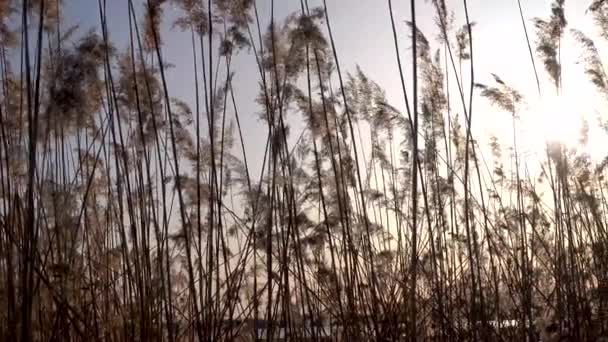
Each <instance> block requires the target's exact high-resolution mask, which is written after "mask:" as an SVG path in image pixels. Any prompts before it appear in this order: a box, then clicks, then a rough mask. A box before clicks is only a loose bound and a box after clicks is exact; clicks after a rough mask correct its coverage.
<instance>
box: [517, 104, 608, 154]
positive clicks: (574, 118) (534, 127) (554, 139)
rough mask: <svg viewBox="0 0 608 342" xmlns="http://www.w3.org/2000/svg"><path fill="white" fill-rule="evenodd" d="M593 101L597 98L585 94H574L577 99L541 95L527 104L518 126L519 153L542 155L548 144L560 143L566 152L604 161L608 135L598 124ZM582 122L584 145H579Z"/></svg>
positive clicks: (607, 150)
mask: <svg viewBox="0 0 608 342" xmlns="http://www.w3.org/2000/svg"><path fill="white" fill-rule="evenodd" d="M571 93H572V92H571ZM594 100H596V98H594V97H593V96H590V95H588V94H581V93H576V96H574V95H570V96H568V95H561V96H548V95H543V98H542V99H541V100H538V101H536V102H535V103H529V104H528V106H527V107H528V108H527V110H524V111H522V113H521V114H520V120H518V123H517V125H518V141H519V142H518V145H520V146H522V147H523V148H522V150H527V151H528V152H531V153H535V154H537V155H540V156H544V152H545V148H546V146H547V143H560V144H562V145H563V146H564V147H566V148H567V149H576V150H577V151H579V152H586V153H589V154H590V155H591V157H592V158H593V159H595V160H599V159H601V158H604V157H605V156H606V153H607V152H608V149H607V146H608V134H607V133H606V132H605V131H604V130H603V129H602V128H601V127H600V126H599V125H598V114H597V112H596V111H595V110H594V108H593V103H594V102H593V101H594ZM585 122H586V124H587V143H586V144H585V145H582V144H581V139H582V137H581V133H582V130H583V127H584V123H585ZM539 153H540V154H539Z"/></svg>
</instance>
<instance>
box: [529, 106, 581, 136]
mask: <svg viewBox="0 0 608 342" xmlns="http://www.w3.org/2000/svg"><path fill="white" fill-rule="evenodd" d="M530 114H531V115H532V117H531V119H532V120H531V124H532V125H533V127H531V128H533V129H535V130H536V131H537V132H538V134H539V135H540V137H539V138H541V139H542V140H544V141H543V142H544V143H545V144H546V143H560V144H563V145H565V146H566V147H576V146H577V145H578V144H579V141H580V140H581V132H582V129H583V127H584V122H585V120H587V114H586V112H585V110H584V108H582V107H580V106H577V103H576V101H575V100H574V99H572V98H570V97H568V96H564V95H561V96H550V97H549V96H547V97H544V98H543V99H541V100H540V101H539V103H538V107H537V109H536V110H533V112H532V113H530Z"/></svg>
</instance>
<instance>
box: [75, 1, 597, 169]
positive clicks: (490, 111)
mask: <svg viewBox="0 0 608 342" xmlns="http://www.w3.org/2000/svg"><path fill="white" fill-rule="evenodd" d="M64 1H65V5H66V6H65V11H66V12H65V16H66V18H69V20H73V22H76V23H79V24H80V25H81V28H82V29H88V28H91V27H94V28H97V27H99V18H98V9H97V1H96V0H64ZM590 2H591V1H590V0H576V1H574V0H566V15H567V20H568V22H569V28H576V29H579V30H581V31H583V32H585V33H586V34H588V35H590V36H591V37H593V38H596V37H597V35H596V33H597V32H596V29H595V28H594V27H593V24H592V20H591V18H590V16H589V15H587V14H586V13H585V11H586V9H587V7H588V5H589V3H590ZM270 3H271V0H258V2H257V4H258V8H259V11H260V16H261V18H262V20H263V21H264V22H265V23H268V22H269V20H270ZM299 3H300V2H299V1H297V0H275V16H276V17H277V18H282V17H284V16H286V15H287V14H289V13H292V12H296V11H298V10H299V6H300V5H299ZM447 4H448V7H449V9H450V10H452V11H453V12H454V15H455V27H460V26H462V25H463V24H464V23H465V21H464V7H463V2H462V1H449V0H448V1H447ZM317 5H322V2H321V1H320V0H311V1H310V6H311V7H314V6H317ZM327 5H328V13H329V16H330V20H331V25H332V31H333V34H334V38H335V42H336V47H337V51H338V57H339V59H340V65H341V68H342V70H343V72H353V71H354V70H355V67H356V66H357V65H359V66H360V67H361V69H362V70H363V71H364V72H365V73H366V75H367V76H368V77H370V78H371V79H373V80H374V81H376V82H377V83H378V84H380V85H381V86H382V87H383V88H384V90H385V91H386V93H387V98H388V100H389V102H390V103H391V104H393V105H394V106H395V107H397V108H399V109H401V110H402V111H403V113H404V114H405V103H404V100H403V96H402V90H401V85H400V79H399V74H398V67H397V63H396V56H395V51H394V41H393V36H392V31H391V24H390V16H389V11H388V2H387V1H383V0H327ZM393 6H394V11H395V21H396V24H397V30H398V36H399V43H400V49H401V54H402V58H405V59H407V60H411V48H410V47H411V44H410V41H409V32H408V31H407V26H406V24H405V21H409V20H411V13H410V11H409V6H410V5H409V1H394V3H393ZM417 6H418V9H417V22H418V26H419V28H420V30H421V31H422V32H423V33H424V34H425V35H426V36H427V38H428V39H429V40H430V41H431V45H432V49H433V50H434V49H436V48H438V47H439V44H438V42H437V40H436V37H437V29H436V27H435V24H434V17H435V15H434V11H433V8H432V6H431V3H430V1H423V0H419V1H417ZM522 6H523V11H524V18H525V20H526V25H527V28H528V33H529V35H530V39H531V41H532V43H534V41H535V39H536V38H535V37H536V35H535V29H534V25H533V23H532V18H534V17H541V18H548V16H549V14H550V6H551V1H546V0H522ZM107 7H108V24H109V27H110V34H111V39H112V41H114V42H115V44H116V45H117V47H118V48H123V49H124V48H126V47H127V41H126V39H127V37H128V12H127V7H126V1H125V0H107ZM136 7H138V8H141V7H142V6H141V4H137V5H136ZM468 9H469V15H470V18H471V20H472V21H474V22H475V23H476V25H475V26H474V29H473V47H474V58H475V75H476V76H475V81H476V82H480V83H486V84H491V83H492V77H491V73H495V74H497V75H499V76H500V77H501V78H502V79H503V80H504V81H505V82H507V83H508V84H509V85H510V86H512V87H513V88H515V89H517V90H519V91H520V92H521V93H523V94H524V95H525V100H526V104H525V105H524V108H523V109H522V113H521V114H520V117H521V120H520V122H519V123H518V127H519V128H520V129H521V135H522V140H521V141H522V143H523V144H525V145H528V147H529V151H525V153H527V155H528V156H533V155H538V153H542V146H543V143H544V141H545V140H546V139H563V140H567V141H568V143H569V144H573V145H575V144H576V138H575V137H576V134H577V133H578V129H577V125H578V120H577V119H576V118H577V117H579V115H584V116H586V117H588V118H590V120H595V115H597V112H599V108H601V107H600V106H602V101H603V99H601V98H598V97H597V96H595V95H593V94H594V89H593V87H592V85H591V84H590V82H588V81H587V79H586V76H585V75H584V74H583V69H582V66H581V65H576V62H577V61H578V60H579V59H580V58H579V57H580V56H578V53H579V52H578V50H577V49H576V48H564V50H563V52H562V61H563V65H564V69H563V85H564V86H563V88H564V89H563V93H562V95H561V96H559V97H558V96H556V95H555V90H554V88H553V87H552V85H551V82H550V81H549V79H548V77H547V74H546V73H545V72H544V69H543V66H542V62H541V61H540V60H538V59H537V58H536V65H537V69H538V72H539V77H540V79H541V89H542V94H543V95H542V96H539V95H538V91H537V88H536V81H535V77H534V72H533V68H532V63H531V60H530V55H529V51H528V47H527V43H526V40H525V35H524V30H523V26H522V22H521V19H520V14H519V8H518V4H517V0H469V1H468ZM166 13H167V15H168V17H169V18H170V17H171V16H174V15H175V14H176V13H175V11H173V10H171V9H168V10H167V12H166ZM169 18H167V19H166V20H165V23H164V25H163V33H162V35H163V40H164V43H165V45H164V47H163V54H164V58H165V60H166V61H167V62H169V63H171V64H173V65H175V67H174V68H173V69H171V71H170V72H169V73H168V74H167V77H168V82H169V89H170V95H171V96H176V97H180V98H182V99H184V100H186V101H187V102H189V103H191V104H192V103H193V102H194V101H193V99H194V90H193V89H194V76H193V61H192V53H191V45H190V44H191V41H190V39H191V37H190V34H189V33H187V32H185V33H184V32H180V31H179V30H178V29H171V25H170V21H171V20H170V19H169ZM565 39H569V38H568V35H566V38H565ZM597 41H598V42H599V41H600V40H599V39H598V40H597ZM604 45H605V44H599V48H600V54H601V52H602V51H603V50H602V48H604V49H605V47H606V46H604ZM565 46H567V47H570V46H572V45H566V44H565ZM254 63H255V58H254V56H253V53H252V52H250V51H242V52H241V53H240V55H239V56H237V57H236V58H235V60H234V64H233V67H232V69H233V71H234V72H235V79H234V83H233V84H234V86H235V92H236V96H237V99H238V100H237V101H238V103H239V110H240V115H241V118H242V121H243V122H242V125H243V127H244V139H245V142H246V146H247V154H248V156H252V158H251V159H253V160H261V158H262V156H263V146H264V142H265V141H264V139H265V137H266V131H265V129H264V125H263V124H262V123H260V122H259V120H258V119H257V114H256V111H257V110H259V109H258V108H257V107H255V106H254V105H253V99H254V97H255V95H256V92H257V90H258V86H257V82H258V80H259V74H258V73H257V69H256V66H255V64H254ZM466 73H467V72H466V71H465V74H466ZM405 78H406V82H408V87H409V84H410V83H411V78H412V72H411V64H410V63H409V62H406V63H405ZM464 81H465V84H467V85H468V76H466V77H465V78H464ZM467 87H468V86H467ZM466 91H467V92H468V91H469V90H468V89H466ZM459 108H462V106H461V104H460V103H456V104H455V105H454V109H455V111H456V112H458V109H459ZM571 112H577V113H578V114H576V115H572V114H571ZM473 120H474V123H473V125H474V129H473V131H474V134H475V137H476V138H477V139H478V140H479V142H480V143H481V144H483V141H485V139H486V138H487V137H488V136H489V135H490V134H493V135H497V136H498V137H499V138H501V139H507V142H508V139H510V135H511V116H510V114H508V113H504V112H501V111H500V110H497V109H496V108H494V107H491V106H490V105H489V104H488V103H487V101H485V100H484V99H483V98H481V97H479V96H476V97H475V100H474V111H473ZM591 126H592V127H594V126H595V125H593V124H592V125H591ZM591 135H592V138H591V141H592V143H593V145H596V146H595V147H592V151H591V152H592V153H593V154H597V155H599V156H601V157H603V154H604V153H605V152H608V148H603V146H608V145H605V144H604V143H605V142H606V141H603V140H601V139H600V138H597V139H596V140H594V138H593V137H594V136H597V137H600V136H601V135H602V134H599V132H598V133H597V134H596V133H592V134H591ZM601 145H603V146H601Z"/></svg>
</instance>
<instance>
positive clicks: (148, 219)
mask: <svg viewBox="0 0 608 342" xmlns="http://www.w3.org/2000/svg"><path fill="white" fill-rule="evenodd" d="M88 1H90V2H91V6H95V9H94V10H95V12H96V13H97V22H96V23H85V24H86V25H87V26H93V27H94V29H92V30H90V31H86V30H85V29H79V28H78V27H69V26H68V25H65V24H64V22H65V17H64V15H63V13H64V9H65V8H66V7H67V6H70V1H61V0H22V1H16V0H5V1H0V80H1V85H0V89H1V90H0V165H1V166H0V306H1V309H0V340H2V341H169V342H175V341H233V340H237V341H249V340H274V341H280V340H286V339H287V340H290V341H322V340H331V341H342V340H346V341H402V340H403V341H405V340H408V341H494V340H496V341H539V338H541V337H542V340H543V341H558V340H559V339H560V338H562V339H567V338H570V339H571V340H572V341H596V340H597V339H598V338H600V337H601V336H604V335H606V333H607V332H606V329H607V328H608V326H607V324H606V323H607V319H608V316H607V313H608V311H607V308H608V307H607V305H608V235H607V234H608V233H607V230H606V225H607V224H608V222H607V220H606V217H607V215H606V214H607V213H608V212H607V210H608V207H607V205H608V203H607V199H608V195H607V194H606V193H605V192H606V191H607V190H606V187H607V186H608V183H607V180H606V178H605V174H606V170H605V166H606V165H607V164H608V159H605V160H594V159H593V158H591V157H590V156H589V155H588V154H587V153H585V152H584V151H583V150H581V149H578V148H575V147H573V146H567V145H565V144H562V143H560V142H556V141H549V142H547V144H546V145H545V146H544V157H543V158H542V159H539V160H530V159H526V158H522V156H521V154H520V150H521V148H522V146H520V145H518V141H519V140H518V138H519V132H520V130H519V127H518V123H519V121H520V114H521V113H522V106H523V104H524V102H525V99H526V97H530V96H532V97H534V96H538V94H523V93H521V92H520V91H518V90H517V89H515V88H514V87H512V86H510V85H509V84H508V82H507V81H505V80H503V79H502V78H501V77H500V76H499V74H500V73H501V71H500V70H497V71H496V72H497V75H494V80H493V82H492V84H481V83H480V82H478V81H477V79H478V77H477V75H476V73H475V70H476V69H475V65H476V56H475V53H474V52H475V51H476V50H475V48H474V46H473V45H474V43H475V26H474V22H473V20H474V18H470V16H469V8H468V7H467V6H468V3H467V0H453V1H442V0H432V1H431V2H430V3H431V5H432V6H433V8H434V20H435V23H436V28H435V29H436V32H433V33H427V32H422V31H421V30H419V28H418V25H417V20H420V18H419V16H418V15H417V8H418V7H417V6H420V5H421V3H422V1H415V0H411V1H408V2H407V3H408V16H407V17H403V13H399V14H398V13H395V12H394V8H393V6H394V4H393V1H391V0H388V1H378V4H377V5H378V6H384V7H385V8H386V13H387V18H390V22H387V23H386V25H390V26H391V28H392V32H393V37H392V39H393V40H394V49H393V50H388V51H382V52H381V53H383V54H389V55H391V56H394V58H395V60H396V65H398V68H397V69H396V70H394V75H395V77H398V78H399V79H400V85H401V89H400V91H402V93H401V94H402V98H396V99H388V98H387V96H386V94H385V92H384V90H383V88H382V84H378V83H376V82H374V81H373V79H374V76H373V75H366V74H365V73H364V71H362V70H361V69H359V68H357V69H354V70H345V69H343V68H342V67H341V64H340V58H341V57H342V56H341V51H339V50H338V49H337V48H336V41H335V39H336V38H335V37H334V35H333V31H332V29H333V28H334V26H333V25H334V24H333V23H334V18H335V17H337V16H340V13H330V12H329V11H328V10H327V4H326V3H325V0H322V1H314V3H313V1H309V0H300V1H299V2H298V4H299V7H300V9H299V11H297V12H295V13H293V14H291V15H289V16H287V17H280V16H276V15H275V11H274V8H275V3H274V0H268V1H264V6H269V7H267V8H269V16H268V15H267V14H268V13H265V14H264V15H263V16H262V15H261V13H260V11H259V9H258V6H259V4H260V3H261V2H262V1H255V0H208V1H202V0H144V1H135V0H124V1H120V2H118V1H116V2H115V1H108V2H106V0H95V1H94V0H88ZM292 1H294V2H297V0H292ZM343 1H344V3H345V6H346V5H348V4H346V3H347V2H348V3H349V4H350V1H346V0H343ZM524 5H525V4H524ZM109 6H121V10H122V11H123V12H124V13H127V15H126V17H127V18H128V23H127V26H126V27H127V28H128V31H126V32H122V34H121V35H120V36H119V37H118V38H116V39H118V40H120V41H121V42H126V44H123V43H120V44H116V43H115V42H116V40H115V39H114V38H115V37H116V36H115V35H114V36H112V35H110V34H109V32H110V30H109V28H108V17H107V13H108V7H109ZM513 6H517V7H518V10H519V11H520V14H521V19H522V21H521V23H519V22H515V23H513V25H514V30H515V29H516V30H518V32H519V30H522V26H521V25H523V29H524V30H525V35H523V34H522V36H521V37H520V38H519V39H521V40H522V41H523V40H525V42H526V44H527V46H528V48H529V53H530V63H532V65H534V75H531V77H530V80H531V81H532V82H535V84H534V87H537V88H538V92H539V93H541V94H548V93H557V94H559V93H560V91H561V89H562V87H563V85H562V77H561V75H562V73H561V71H562V68H563V66H562V61H561V57H560V56H561V51H562V49H566V48H567V49H576V50H577V51H580V53H581V56H582V63H583V64H584V68H585V73H586V74H587V75H588V76H589V82H592V84H593V85H594V86H595V87H596V89H597V92H598V94H600V95H607V94H608V78H607V77H606V74H605V71H604V68H603V65H602V58H601V55H600V53H599V52H598V49H597V48H596V45H595V43H594V41H593V40H592V39H591V38H589V37H588V36H586V35H585V34H584V33H583V32H581V31H578V30H571V28H570V27H568V22H567V11H566V10H565V7H564V6H565V3H564V0H555V1H553V2H549V3H548V4H547V8H548V9H549V8H550V11H548V13H547V16H546V17H544V18H536V19H534V20H532V21H531V20H530V19H529V18H527V17H526V14H525V7H523V8H522V4H521V3H519V2H514V3H513ZM169 7H171V8H173V9H177V11H178V13H179V16H177V17H175V16H174V15H172V16H168V15H166V10H167V8H169ZM265 8H266V7H265ZM456 10H457V11H458V12H459V13H463V14H464V15H463V20H460V22H459V21H457V20H455V19H454V16H453V15H452V11H456ZM588 11H589V13H588V15H589V18H590V19H589V20H593V22H594V23H595V27H596V29H597V34H598V35H599V36H600V37H601V38H600V39H607V38H608V3H606V2H604V1H603V0H594V1H591V3H590V4H589V9H588ZM171 13H176V12H171ZM169 17H170V18H169ZM171 25H173V26H172V27H173V28H172V29H173V30H175V31H178V32H181V37H182V39H184V40H185V41H187V42H191V49H190V50H188V51H183V54H184V55H187V56H189V57H188V58H190V60H191V63H192V64H191V72H190V73H189V75H191V76H192V82H193V84H194V89H189V90H188V91H189V92H190V93H191V94H194V95H188V100H186V99H184V97H185V95H184V93H183V89H179V90H178V89H177V87H175V86H173V85H172V84H171V83H170V82H168V78H169V76H170V74H171V72H172V68H171V66H170V65H169V63H168V62H167V61H165V60H164V58H165V56H166V53H165V51H164V50H163V49H164V47H165V45H164V44H163V42H164V37H163V35H162V32H164V31H163V28H166V27H168V26H171ZM432 34H436V35H437V36H436V37H433V36H432ZM566 35H570V36H572V37H574V39H575V40H576V42H577V43H578V44H577V45H576V46H563V44H562V41H563V38H564V36H566ZM431 38H434V39H431ZM370 49H371V45H370ZM239 56H240V57H242V56H247V58H249V59H250V64H249V66H250V68H251V70H253V74H254V75H256V84H257V88H256V89H255V94H256V95H255V98H254V99H249V101H250V103H251V106H253V107H252V108H250V107H249V106H243V105H242V104H243V103H244V102H243V100H241V97H240V94H239V89H241V90H242V87H239V84H237V83H236V82H233V79H234V75H235V74H238V73H239V72H241V71H242V70H239V69H236V68H235V67H234V64H233V59H234V58H238V57H239ZM355 58H356V56H355ZM188 67H190V66H188ZM251 70H250V72H251ZM505 73H506V72H505ZM484 78H485V77H484ZM188 82H190V80H189V81H188ZM541 96H542V95H541ZM190 99H192V100H190ZM474 100H475V101H474ZM481 102H486V103H491V104H492V105H493V108H494V111H496V112H500V113H503V114H505V115H509V116H510V117H511V118H512V120H511V124H512V127H509V128H508V132H509V133H508V134H509V135H510V136H512V139H511V140H509V141H500V140H499V139H491V140H490V143H489V146H488V144H486V143H483V145H482V142H484V141H485V140H484V139H477V138H476V137H475V136H474V134H473V132H476V131H477V130H476V129H474V128H473V127H475V125H477V124H478V119H477V117H478V116H477V115H478V111H477V107H474V103H475V104H477V103H481ZM397 108H404V109H405V110H402V111H400V110H398V109H397ZM246 115H247V116H251V115H257V116H258V118H257V120H259V122H260V123H261V126H262V127H263V129H262V130H259V131H258V132H257V133H256V134H255V136H256V138H257V139H256V141H251V139H250V140H247V139H246V138H245V135H246V134H244V132H247V131H248V130H251V129H252V128H251V127H248V126H247V125H244V124H243V123H244V122H246V121H247V120H244V117H245V116H246ZM249 122H251V120H249ZM589 124H593V125H595V123H589ZM606 127H608V126H606ZM604 128H605V127H604ZM249 136H251V135H249ZM585 144H588V141H587V134H586V131H585V130H583V131H582V132H581V133H580V146H584V145H585ZM252 145H255V146H256V148H257V151H259V154H256V156H258V155H259V156H262V158H258V157H252V156H251V153H250V152H248V151H251V149H250V147H251V146H252ZM607 151H608V150H607ZM607 158H608V157H607ZM532 164H534V168H535V169H536V170H539V171H538V172H531V171H530V169H529V166H532Z"/></svg>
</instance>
